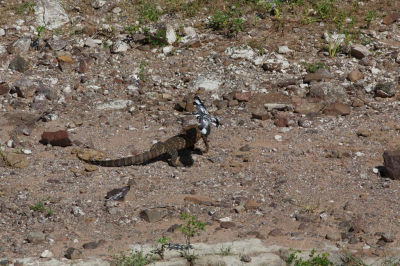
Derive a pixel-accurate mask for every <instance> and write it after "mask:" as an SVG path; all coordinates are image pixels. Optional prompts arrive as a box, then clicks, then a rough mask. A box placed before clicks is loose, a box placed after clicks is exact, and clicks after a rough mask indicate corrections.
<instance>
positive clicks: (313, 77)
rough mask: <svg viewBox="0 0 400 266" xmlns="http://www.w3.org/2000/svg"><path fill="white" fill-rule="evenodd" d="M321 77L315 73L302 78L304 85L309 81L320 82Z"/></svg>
mask: <svg viewBox="0 0 400 266" xmlns="http://www.w3.org/2000/svg"><path fill="white" fill-rule="evenodd" d="M322 79H323V77H322V76H321V75H319V74H316V73H308V74H306V76H305V77H304V83H310V82H311V81H322Z"/></svg>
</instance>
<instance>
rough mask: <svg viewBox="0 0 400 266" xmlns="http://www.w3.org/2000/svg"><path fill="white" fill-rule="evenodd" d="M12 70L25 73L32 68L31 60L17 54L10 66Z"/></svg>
mask: <svg viewBox="0 0 400 266" xmlns="http://www.w3.org/2000/svg"><path fill="white" fill-rule="evenodd" d="M8 68H10V69H11V70H15V71H18V72H21V73H24V72H25V71H27V70H28V69H29V68H30V61H29V60H28V59H27V58H26V57H25V56H22V55H20V54H16V55H15V56H14V58H13V59H12V60H11V62H10V65H9V66H8Z"/></svg>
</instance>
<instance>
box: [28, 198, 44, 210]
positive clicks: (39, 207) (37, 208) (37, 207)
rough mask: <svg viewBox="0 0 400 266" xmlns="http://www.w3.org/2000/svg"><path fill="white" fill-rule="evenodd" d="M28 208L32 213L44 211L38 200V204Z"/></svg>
mask: <svg viewBox="0 0 400 266" xmlns="http://www.w3.org/2000/svg"><path fill="white" fill-rule="evenodd" d="M29 208H30V209H31V210H32V211H38V212H45V211H46V208H45V207H44V204H43V202H42V200H39V201H38V202H36V204H35V205H31V206H29Z"/></svg>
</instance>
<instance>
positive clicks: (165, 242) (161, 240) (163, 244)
mask: <svg viewBox="0 0 400 266" xmlns="http://www.w3.org/2000/svg"><path fill="white" fill-rule="evenodd" d="M170 241H171V238H168V237H166V236H163V237H162V238H159V239H157V243H160V244H161V248H160V250H159V251H160V252H159V253H160V256H161V259H164V252H165V247H166V246H167V245H168V244H169V242H170Z"/></svg>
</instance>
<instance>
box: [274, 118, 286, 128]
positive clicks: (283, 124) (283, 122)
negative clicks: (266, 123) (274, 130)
mask: <svg viewBox="0 0 400 266" xmlns="http://www.w3.org/2000/svg"><path fill="white" fill-rule="evenodd" d="M288 124H289V120H288V118H287V117H280V118H278V119H275V121H274V125H275V126H277V127H287V126H288Z"/></svg>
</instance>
